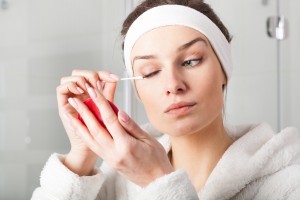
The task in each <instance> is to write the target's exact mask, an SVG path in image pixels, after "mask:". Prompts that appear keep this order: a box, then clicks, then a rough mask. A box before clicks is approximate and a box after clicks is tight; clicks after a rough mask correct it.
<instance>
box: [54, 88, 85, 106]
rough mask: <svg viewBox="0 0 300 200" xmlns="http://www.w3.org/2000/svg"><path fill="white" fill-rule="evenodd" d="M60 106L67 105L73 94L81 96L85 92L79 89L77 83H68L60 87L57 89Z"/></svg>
mask: <svg viewBox="0 0 300 200" xmlns="http://www.w3.org/2000/svg"><path fill="white" fill-rule="evenodd" d="M56 92H57V94H58V95H57V100H58V105H59V106H63V105H65V104H66V103H67V98H68V97H70V96H72V94H75V95H80V94H83V93H84V90H83V89H82V88H81V87H79V86H78V85H77V84H76V83H75V82H66V83H64V84H61V85H59V86H58V87H57V88H56Z"/></svg>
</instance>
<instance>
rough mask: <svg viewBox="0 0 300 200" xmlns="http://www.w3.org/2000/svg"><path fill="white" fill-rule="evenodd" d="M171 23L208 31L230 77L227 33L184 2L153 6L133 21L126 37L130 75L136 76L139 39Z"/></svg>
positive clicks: (125, 56) (230, 65)
mask: <svg viewBox="0 0 300 200" xmlns="http://www.w3.org/2000/svg"><path fill="white" fill-rule="evenodd" d="M170 25H182V26H187V27H190V28H193V29H195V30H197V31H199V32H201V33H202V34H204V35H205V36H206V37H207V39H208V40H209V41H210V43H211V45H212V47H213V49H214V50H215V52H216V54H217V56H218V58H219V60H220V62H221V64H222V67H223V70H224V71H225V73H226V76H227V80H229V79H230V77H231V73H232V60H231V49H230V44H229V42H228V41H227V39H226V38H225V36H224V34H223V33H222V32H221V30H220V29H219V28H218V27H217V26H216V25H215V23H213V22H212V21H211V20H210V19H209V18H208V17H206V16H205V15H204V14H202V13H200V12H199V11H197V10H195V9H192V8H190V7H186V6H181V5H162V6H158V7H154V8H151V9H149V10H147V11H146V12H144V13H143V14H142V15H140V16H139V17H138V18H137V19H136V20H135V21H134V22H133V23H132V25H131V26H130V28H129V30H128V32H127V34H126V37H125V40H124V59H125V66H126V69H127V73H128V75H129V76H130V77H132V76H133V69H132V64H131V60H130V55H131V51H132V48H133V46H134V44H135V43H136V41H137V40H138V39H139V38H140V37H141V36H142V35H143V34H144V33H146V32H148V31H151V30H153V29H155V28H158V27H162V26H170Z"/></svg>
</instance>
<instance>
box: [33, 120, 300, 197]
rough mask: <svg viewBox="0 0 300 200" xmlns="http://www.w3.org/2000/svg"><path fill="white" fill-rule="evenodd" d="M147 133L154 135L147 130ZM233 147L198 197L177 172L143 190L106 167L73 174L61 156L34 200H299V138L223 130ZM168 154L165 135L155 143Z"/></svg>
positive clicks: (51, 163)
mask: <svg viewBox="0 0 300 200" xmlns="http://www.w3.org/2000/svg"><path fill="white" fill-rule="evenodd" d="M145 129H146V130H148V132H152V133H153V132H155V131H154V130H153V129H151V128H149V127H146V128H145ZM226 129H227V132H228V134H229V135H230V137H231V138H232V139H233V140H234V143H233V144H232V145H231V146H230V147H229V148H228V149H227V150H226V151H225V153H224V154H223V156H222V157H221V159H220V160H219V162H218V163H217V165H216V167H215V168H214V170H213V171H212V173H211V174H210V176H209V177H208V180H207V182H206V183H205V185H204V187H203V188H202V189H201V191H195V189H194V187H193V185H192V184H191V182H190V180H189V178H188V175H187V173H186V172H185V171H184V170H182V169H178V170H176V171H175V172H172V173H171V174H168V175H165V176H163V177H160V178H158V179H157V180H155V181H153V182H152V183H150V184H149V185H148V186H146V187H145V188H141V187H139V186H137V185H135V184H134V183H132V182H130V181H128V180H126V179H125V178H124V177H122V176H121V175H119V174H118V173H117V172H116V171H115V170H113V169H112V168H110V167H109V166H107V165H106V164H105V163H103V164H102V165H101V168H100V169H97V168H95V170H94V175H93V176H83V177H79V176H78V175H76V174H74V173H72V172H71V171H70V170H68V169H67V168H66V167H65V166H64V165H63V164H62V162H63V160H64V158H65V156H64V155H59V154H53V155H51V157H50V158H49V160H48V161H47V163H46V165H45V167H44V169H43V171H42V173H41V179H40V184H41V187H39V188H37V189H36V190H35V191H34V193H33V196H32V199H33V200H50V199H51V200H67V199H68V200H69V199H72V200H79V199H80V200H94V199H98V200H194V199H195V200H196V199H201V200H223V199H234V200H238V199H240V200H248V199H249V200H250V199H251V200H252V199H255V200H269V199H270V200H279V199H282V200H283V199H284V200H286V199H289V200H299V199H300V133H299V132H298V131H297V130H296V129H295V128H286V129H284V130H282V131H281V132H280V133H278V134H274V132H273V131H272V129H271V127H270V126H269V125H268V124H266V123H262V124H259V125H249V126H226ZM159 141H160V142H161V144H162V145H163V146H164V147H165V149H166V152H168V151H169V150H170V148H171V144H170V139H169V137H168V136H167V135H163V136H161V137H159Z"/></svg>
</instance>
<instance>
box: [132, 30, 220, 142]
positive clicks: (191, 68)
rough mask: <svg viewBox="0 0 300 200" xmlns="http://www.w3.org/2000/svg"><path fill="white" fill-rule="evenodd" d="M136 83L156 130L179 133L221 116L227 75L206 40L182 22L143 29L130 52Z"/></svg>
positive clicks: (192, 129)
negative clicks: (136, 77)
mask: <svg viewBox="0 0 300 200" xmlns="http://www.w3.org/2000/svg"><path fill="white" fill-rule="evenodd" d="M131 63H132V64H133V71H134V75H135V76H138V75H142V76H146V78H145V79H143V80H139V81H136V82H135V84H136V89H137V92H138V94H139V97H140V99H141V101H142V102H143V104H144V107H145V109H146V112H147V115H148V118H149V120H150V122H151V123H152V125H153V126H154V127H155V128H156V129H157V130H159V131H161V132H162V133H165V134H169V135H172V136H181V135H186V134H192V133H195V132H197V131H201V130H202V129H203V128H205V127H207V126H208V125H209V124H211V123H212V122H213V121H214V120H217V118H219V117H221V116H222V108H223V90H222V85H224V84H226V78H225V75H224V73H223V71H222V68H221V65H220V62H219V60H218V58H217V56H216V55H215V53H214V51H213V49H212V47H211V45H210V43H209V41H208V40H207V38H206V37H205V36H204V35H203V34H201V33H200V32H198V31H196V30H194V29H191V28H188V27H184V26H165V27H160V28H157V29H154V30H151V31H149V32H147V33H145V34H144V35H142V36H141V37H140V38H139V39H138V40H137V42H136V43H135V46H134V48H133V49H132V52H131Z"/></svg>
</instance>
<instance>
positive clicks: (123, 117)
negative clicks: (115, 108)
mask: <svg viewBox="0 0 300 200" xmlns="http://www.w3.org/2000/svg"><path fill="white" fill-rule="evenodd" d="M119 116H120V118H121V120H122V121H123V122H128V121H129V116H128V115H127V114H126V113H125V112H124V111H122V110H119Z"/></svg>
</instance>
